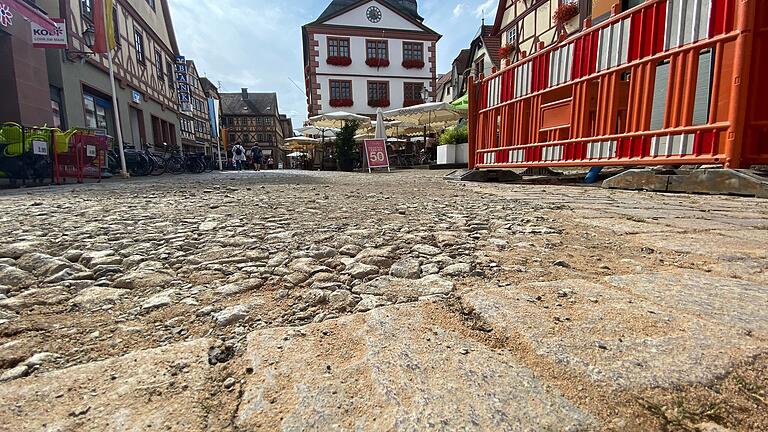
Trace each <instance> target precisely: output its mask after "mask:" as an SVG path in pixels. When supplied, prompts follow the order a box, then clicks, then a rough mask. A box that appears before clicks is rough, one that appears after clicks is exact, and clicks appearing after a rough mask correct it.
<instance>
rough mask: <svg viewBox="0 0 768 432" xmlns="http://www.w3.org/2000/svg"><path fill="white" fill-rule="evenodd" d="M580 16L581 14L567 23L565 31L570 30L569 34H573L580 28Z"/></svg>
mask: <svg viewBox="0 0 768 432" xmlns="http://www.w3.org/2000/svg"><path fill="white" fill-rule="evenodd" d="M579 18H580V16H579V15H576V16H575V17H573V18H571V19H570V20H568V22H566V23H565V31H566V32H568V34H572V33H574V32H575V31H577V30H578V29H579V26H580V22H579Z"/></svg>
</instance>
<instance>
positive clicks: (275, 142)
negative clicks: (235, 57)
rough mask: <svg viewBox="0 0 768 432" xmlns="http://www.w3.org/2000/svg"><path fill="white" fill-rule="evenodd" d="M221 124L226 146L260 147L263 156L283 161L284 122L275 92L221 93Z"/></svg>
mask: <svg viewBox="0 0 768 432" xmlns="http://www.w3.org/2000/svg"><path fill="white" fill-rule="evenodd" d="M220 95H221V119H222V125H223V127H224V128H226V129H227V133H228V136H227V142H228V143H229V146H230V147H231V146H233V145H234V144H235V143H238V142H239V143H240V144H242V145H243V146H244V147H245V148H246V150H249V151H250V150H251V149H252V148H253V147H256V146H258V147H260V148H261V150H262V155H263V156H264V159H265V160H267V159H269V158H272V159H273V160H274V161H275V164H277V163H280V162H285V151H284V150H283V148H284V144H285V132H284V129H283V126H284V124H285V122H283V121H282V120H281V118H282V117H281V115H280V110H279V108H278V105H277V94H276V93H250V92H248V89H247V88H244V89H242V91H241V92H240V93H221V94H220Z"/></svg>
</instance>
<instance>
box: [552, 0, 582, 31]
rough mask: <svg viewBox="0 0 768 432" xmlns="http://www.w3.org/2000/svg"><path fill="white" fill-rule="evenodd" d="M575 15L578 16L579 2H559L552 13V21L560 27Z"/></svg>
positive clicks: (573, 0)
mask: <svg viewBox="0 0 768 432" xmlns="http://www.w3.org/2000/svg"><path fill="white" fill-rule="evenodd" d="M577 16H579V4H578V3H577V2H576V1H575V0H572V1H569V2H568V3H563V4H561V5H560V6H558V7H557V9H555V13H553V14H552V22H553V23H554V24H555V25H556V26H558V27H562V26H564V25H565V23H567V22H568V21H570V20H571V19H573V18H575V17H577Z"/></svg>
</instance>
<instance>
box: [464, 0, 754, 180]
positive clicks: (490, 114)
mask: <svg viewBox="0 0 768 432" xmlns="http://www.w3.org/2000/svg"><path fill="white" fill-rule="evenodd" d="M587 25H589V23H587ZM766 74H768V1H763V0H648V1H646V2H645V3H643V4H642V5H640V6H637V7H635V8H633V9H631V10H628V11H626V12H624V13H621V14H614V16H612V17H611V18H610V19H609V20H607V21H605V22H603V23H600V24H599V25H596V26H594V27H590V28H587V29H586V30H585V31H583V32H581V33H579V34H577V35H575V36H573V37H571V38H569V39H567V40H563V41H561V42H560V43H558V44H557V45H555V46H552V47H549V48H547V49H542V50H540V51H539V52H537V53H536V54H535V55H532V56H529V57H527V58H523V59H522V60H521V61H519V62H517V63H515V64H513V65H510V64H508V63H507V65H506V67H504V68H503V69H502V70H501V71H494V73H492V74H491V75H490V76H488V77H482V76H481V77H480V79H479V80H477V81H475V80H473V79H470V82H469V99H470V109H469V115H468V117H469V119H468V120H469V128H470V167H471V168H480V169H483V168H485V169H490V168H523V167H544V166H552V167H554V166H607V165H611V166H616V165H701V164H720V165H723V166H725V167H727V168H744V167H748V166H750V165H758V164H768V103H765V102H763V101H761V100H760V99H765V98H768V79H766V78H765V76H766Z"/></svg>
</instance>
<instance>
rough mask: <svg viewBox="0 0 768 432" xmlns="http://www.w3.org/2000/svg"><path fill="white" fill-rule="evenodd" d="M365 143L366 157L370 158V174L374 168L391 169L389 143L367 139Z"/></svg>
mask: <svg viewBox="0 0 768 432" xmlns="http://www.w3.org/2000/svg"><path fill="white" fill-rule="evenodd" d="M364 142H365V155H366V157H367V158H368V172H371V169H372V168H387V169H389V155H388V154H387V141H386V140H383V139H367V140H364Z"/></svg>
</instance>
